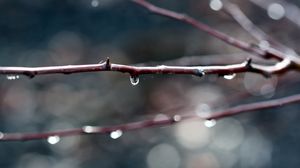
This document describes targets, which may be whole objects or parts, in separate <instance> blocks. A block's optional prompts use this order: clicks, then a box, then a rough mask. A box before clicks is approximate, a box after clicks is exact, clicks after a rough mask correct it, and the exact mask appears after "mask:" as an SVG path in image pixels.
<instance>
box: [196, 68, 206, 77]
mask: <svg viewBox="0 0 300 168" xmlns="http://www.w3.org/2000/svg"><path fill="white" fill-rule="evenodd" d="M196 75H197V76H199V77H203V76H204V75H205V72H204V70H203V69H200V68H199V69H197V73H196Z"/></svg>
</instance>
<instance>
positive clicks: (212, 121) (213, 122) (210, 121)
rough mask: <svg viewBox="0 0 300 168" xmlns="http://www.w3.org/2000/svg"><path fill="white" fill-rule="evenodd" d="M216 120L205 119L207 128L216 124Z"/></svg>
mask: <svg viewBox="0 0 300 168" xmlns="http://www.w3.org/2000/svg"><path fill="white" fill-rule="evenodd" d="M216 123H217V122H216V120H205V121H204V125H205V126H206V127H207V128H211V127H213V126H215V125H216Z"/></svg>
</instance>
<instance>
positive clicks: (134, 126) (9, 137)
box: [0, 94, 300, 141]
mask: <svg viewBox="0 0 300 168" xmlns="http://www.w3.org/2000/svg"><path fill="white" fill-rule="evenodd" d="M298 102H300V94H297V95H293V96H289V97H285V98H280V99H274V100H269V101H262V102H258V103H250V104H244V105H239V106H236V107H233V108H229V109H226V110H222V111H218V112H215V113H210V114H205V113H204V114H197V113H193V114H189V115H187V114H186V115H174V116H172V117H169V116H165V117H161V118H153V119H150V120H144V121H138V122H132V123H126V124H120V125H115V126H106V127H100V126H84V127H82V128H75V129H69V130H61V131H53V132H43V133H0V141H29V140H40V139H47V138H49V137H51V136H58V137H67V136H78V135H88V134H109V133H111V132H113V131H117V130H118V131H122V132H126V131H133V130H139V129H145V128H150V127H161V126H168V125H172V124H175V123H178V122H182V121H185V120H199V119H200V120H216V119H221V118H225V117H229V116H234V115H238V114H242V113H246V112H257V111H258V110H263V109H270V108H275V107H281V106H283V105H287V104H291V103H298Z"/></svg>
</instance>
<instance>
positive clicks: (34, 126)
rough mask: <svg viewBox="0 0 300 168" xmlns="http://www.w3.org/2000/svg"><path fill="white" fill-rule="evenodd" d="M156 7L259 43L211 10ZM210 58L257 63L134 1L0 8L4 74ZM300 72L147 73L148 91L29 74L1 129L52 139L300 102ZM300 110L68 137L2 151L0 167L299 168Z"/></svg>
mask: <svg viewBox="0 0 300 168" xmlns="http://www.w3.org/2000/svg"><path fill="white" fill-rule="evenodd" d="M151 2H153V3H154V4H156V5H158V6H161V7H166V8H168V9H172V10H175V11H178V12H184V13H187V14H189V15H191V16H193V17H195V18H197V19H199V20H201V21H203V22H204V23H207V24H208V25H210V26H212V27H214V28H216V29H218V30H221V31H223V32H226V33H228V34H230V35H232V36H234V37H236V38H238V39H241V40H245V41H247V42H253V43H257V42H256V41H255V40H254V39H253V38H252V37H251V36H250V35H249V34H247V32H245V31H244V30H243V29H242V28H241V27H240V26H239V25H238V24H236V23H235V22H234V21H233V20H232V19H231V18H230V17H228V16H227V15H226V14H224V13H223V12H221V11H214V10H211V9H210V7H209V3H210V1H199V0H186V1H180V0H173V1H171V0H164V1H158V0H156V1H151ZM238 2H239V3H238V4H239V5H240V7H241V8H242V10H243V11H244V12H245V13H246V14H247V15H248V16H249V17H250V19H252V20H253V21H254V23H255V24H256V25H257V26H259V27H260V28H262V29H263V30H264V31H266V32H267V33H269V34H270V35H271V36H272V37H274V38H275V39H278V40H280V42H282V43H284V44H286V45H288V46H290V47H292V48H294V49H296V50H297V46H298V42H299V33H298V32H299V27H298V26H297V24H294V23H292V22H291V21H289V20H287V19H285V18H282V19H280V20H273V19H271V18H270V17H269V16H268V14H267V11H266V10H264V9H262V8H260V7H258V6H256V5H253V4H252V3H250V2H248V1H238ZM287 2H291V3H295V5H299V2H298V1H287ZM270 3H271V4H272V3H274V2H273V1H272V2H271V1H270ZM208 54H222V55H219V56H218V55H217V56H209V57H207V56H206V57H204V56H203V60H206V61H205V64H215V63H218V64H220V63H224V61H226V62H227V63H228V62H231V63H238V62H240V61H243V60H245V59H246V57H249V55H248V54H246V53H243V52H242V51H240V50H238V49H235V48H233V47H231V46H228V45H227V44H225V43H223V42H220V41H218V40H216V39H214V38H213V37H210V36H209V35H207V34H205V33H203V32H200V31H198V30H195V29H194V28H192V27H191V26H189V25H185V24H184V23H180V22H178V21H174V20H171V19H168V18H164V17H161V16H157V15H153V14H151V13H149V12H148V11H147V10H146V9H143V8H141V7H139V6H137V5H136V4H134V3H132V2H130V1H126V0H98V1H96V0H92V1H91V0H77V1H72V0H64V1H62V0H2V1H0V64H1V66H50V65H69V64H88V63H91V64H92V63H98V62H100V61H101V60H105V59H106V58H107V57H109V58H110V59H111V61H112V62H113V63H121V64H136V63H152V64H155V65H157V64H158V65H160V64H162V63H163V62H164V61H166V60H170V59H175V58H180V57H184V56H195V55H196V56H199V60H200V61H201V56H202V55H208ZM223 54H226V55H223ZM228 54H229V55H228ZM230 54H233V55H232V56H231V55H230ZM153 62H158V63H153ZM297 75H298V74H297V73H288V74H285V75H283V76H280V77H276V76H274V77H272V78H269V79H266V78H263V77H261V76H259V75H255V74H248V73H246V74H239V75H237V76H236V77H235V78H234V79H232V80H226V79H224V78H223V77H218V76H213V75H212V76H204V77H202V78H199V77H193V76H182V75H178V76H176V75H146V76H141V77H140V82H139V84H138V85H137V86H132V85H131V84H130V81H129V76H128V74H121V73H114V72H105V73H97V72H95V73H83V74H72V75H46V76H38V77H36V78H33V79H29V78H27V77H24V76H20V78H19V79H18V80H7V78H6V76H1V78H0V81H1V82H0V131H1V132H3V133H12V132H43V131H51V130H60V129H68V128H75V127H82V126H85V125H99V126H103V125H114V124H121V123H126V122H133V121H139V120H143V119H148V118H152V117H155V116H156V117H164V115H174V114H186V113H195V112H196V113H197V112H209V111H214V109H224V108H226V107H229V106H233V105H237V104H242V103H246V102H255V101H260V100H267V99H272V98H278V97H283V96H287V95H292V94H296V93H298V92H299V91H300V88H299V87H298V82H299V78H298V76H297ZM177 107H178V108H177ZM174 108H175V109H174ZM186 108H187V109H189V110H184V109H186ZM169 109H173V110H169ZM298 109H299V105H298V104H294V105H289V106H284V107H281V108H276V109H270V110H264V111H260V112H255V113H249V114H242V115H239V116H236V117H229V118H226V119H221V120H219V121H217V124H216V126H214V127H213V128H207V127H205V126H204V124H203V123H204V122H203V121H188V122H183V123H180V124H177V125H174V126H168V127H163V128H147V129H141V130H137V131H132V132H124V133H123V135H122V136H121V137H120V138H118V139H112V138H111V136H110V135H90V136H75V137H68V138H60V139H59V142H58V143H56V144H54V145H52V144H50V143H49V142H48V141H47V140H35V141H28V142H1V143H0V167H3V168H4V167H5V168H21V167H22V168H40V167H44V168H47V167H55V168H77V167H78V168H79V167H89V168H94V167H104V168H117V167H132V168H134V167H149V168H179V167H182V168H196V167H198V168H199V167H201V168H219V167H228V168H229V167H297V166H299V165H300V161H299V159H298V156H299V155H300V147H299V143H298V142H299V140H300V133H299V131H300V126H299V122H298V120H299V119H300V116H299V114H298V112H299V110H298ZM50 142H51V140H50Z"/></svg>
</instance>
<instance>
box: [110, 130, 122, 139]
mask: <svg viewBox="0 0 300 168" xmlns="http://www.w3.org/2000/svg"><path fill="white" fill-rule="evenodd" d="M122 135H123V131H122V130H115V131H112V132H111V133H110V137H111V138H112V139H118V138H120V137H121V136H122Z"/></svg>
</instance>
